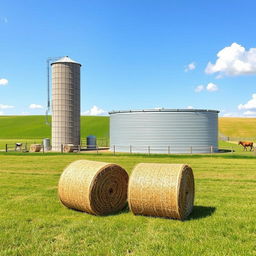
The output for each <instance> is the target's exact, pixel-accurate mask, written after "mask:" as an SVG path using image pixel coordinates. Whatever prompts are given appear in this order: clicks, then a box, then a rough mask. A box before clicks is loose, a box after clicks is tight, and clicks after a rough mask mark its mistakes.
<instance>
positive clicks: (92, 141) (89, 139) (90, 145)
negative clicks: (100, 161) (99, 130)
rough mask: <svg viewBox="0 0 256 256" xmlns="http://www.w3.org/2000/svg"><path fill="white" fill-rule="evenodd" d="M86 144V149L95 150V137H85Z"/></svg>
mask: <svg viewBox="0 0 256 256" xmlns="http://www.w3.org/2000/svg"><path fill="white" fill-rule="evenodd" d="M86 142H87V148H88V149H96V146H97V141H96V136H93V135H89V136H87V138H86Z"/></svg>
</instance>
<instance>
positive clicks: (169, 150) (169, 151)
mask: <svg viewBox="0 0 256 256" xmlns="http://www.w3.org/2000/svg"><path fill="white" fill-rule="evenodd" d="M170 153H171V149H170V146H168V155H170Z"/></svg>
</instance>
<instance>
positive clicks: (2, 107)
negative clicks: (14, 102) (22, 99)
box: [0, 104, 14, 109]
mask: <svg viewBox="0 0 256 256" xmlns="http://www.w3.org/2000/svg"><path fill="white" fill-rule="evenodd" d="M8 108H14V106H11V105H4V104H0V109H8Z"/></svg>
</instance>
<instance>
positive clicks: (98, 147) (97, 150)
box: [96, 145, 99, 155]
mask: <svg viewBox="0 0 256 256" xmlns="http://www.w3.org/2000/svg"><path fill="white" fill-rule="evenodd" d="M96 149H97V155H98V154H99V147H98V145H97V146H96Z"/></svg>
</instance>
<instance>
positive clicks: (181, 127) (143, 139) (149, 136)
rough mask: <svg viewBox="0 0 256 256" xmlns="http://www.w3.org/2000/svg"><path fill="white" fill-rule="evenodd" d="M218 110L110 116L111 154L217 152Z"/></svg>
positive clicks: (135, 111) (131, 113)
mask: <svg viewBox="0 0 256 256" xmlns="http://www.w3.org/2000/svg"><path fill="white" fill-rule="evenodd" d="M218 113H219V111H217V110H204V109H148V110H130V111H113V112H110V113H109V114H110V150H112V151H118V152H134V153H210V152H217V151H218Z"/></svg>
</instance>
